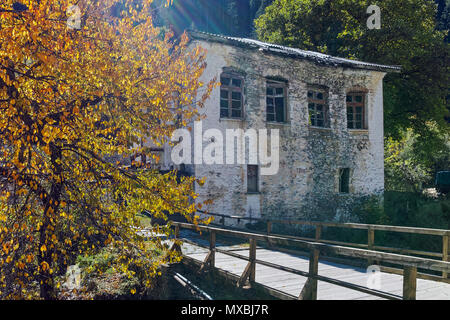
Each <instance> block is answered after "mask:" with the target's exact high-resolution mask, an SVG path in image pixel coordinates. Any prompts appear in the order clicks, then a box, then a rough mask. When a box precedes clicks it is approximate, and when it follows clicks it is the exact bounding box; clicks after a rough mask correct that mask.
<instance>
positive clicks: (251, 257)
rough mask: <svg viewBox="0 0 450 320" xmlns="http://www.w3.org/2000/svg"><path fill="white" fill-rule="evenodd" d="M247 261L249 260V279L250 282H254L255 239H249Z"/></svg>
mask: <svg viewBox="0 0 450 320" xmlns="http://www.w3.org/2000/svg"><path fill="white" fill-rule="evenodd" d="M249 262H250V264H251V265H250V274H249V277H248V278H249V281H250V283H252V282H255V278H256V240H255V239H253V238H252V239H250V254H249Z"/></svg>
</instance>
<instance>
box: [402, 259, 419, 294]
mask: <svg viewBox="0 0 450 320" xmlns="http://www.w3.org/2000/svg"><path fill="white" fill-rule="evenodd" d="M416 289H417V267H405V269H404V270H403V300H416Z"/></svg>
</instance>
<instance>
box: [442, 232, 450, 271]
mask: <svg viewBox="0 0 450 320" xmlns="http://www.w3.org/2000/svg"><path fill="white" fill-rule="evenodd" d="M449 241H450V237H449V236H443V237H442V261H448V251H449ZM442 278H444V279H447V278H448V272H442Z"/></svg>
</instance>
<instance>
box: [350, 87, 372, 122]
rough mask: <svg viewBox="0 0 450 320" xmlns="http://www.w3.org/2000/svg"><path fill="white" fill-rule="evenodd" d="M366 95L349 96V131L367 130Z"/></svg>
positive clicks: (361, 93)
mask: <svg viewBox="0 0 450 320" xmlns="http://www.w3.org/2000/svg"><path fill="white" fill-rule="evenodd" d="M365 95H366V94H365V93H364V92H350V93H348V94H347V127H348V128H349V129H367V125H366V121H365V116H366V115H365Z"/></svg>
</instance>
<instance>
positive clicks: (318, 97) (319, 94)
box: [317, 92, 323, 100]
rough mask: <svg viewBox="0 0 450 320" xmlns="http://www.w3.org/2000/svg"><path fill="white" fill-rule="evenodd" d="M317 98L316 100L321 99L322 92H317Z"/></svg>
mask: <svg viewBox="0 0 450 320" xmlns="http://www.w3.org/2000/svg"><path fill="white" fill-rule="evenodd" d="M317 99H318V100H322V99H323V93H322V92H317Z"/></svg>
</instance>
